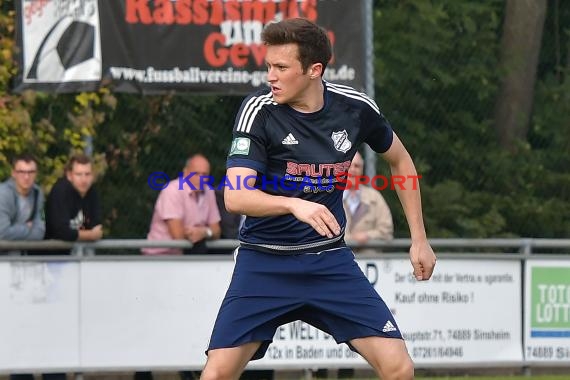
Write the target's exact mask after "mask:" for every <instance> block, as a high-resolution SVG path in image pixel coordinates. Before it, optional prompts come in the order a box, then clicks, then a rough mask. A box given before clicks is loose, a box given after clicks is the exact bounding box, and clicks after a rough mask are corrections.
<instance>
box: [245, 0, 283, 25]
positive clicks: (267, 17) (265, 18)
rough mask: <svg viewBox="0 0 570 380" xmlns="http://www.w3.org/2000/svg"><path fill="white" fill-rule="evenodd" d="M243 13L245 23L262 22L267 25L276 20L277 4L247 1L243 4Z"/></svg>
mask: <svg viewBox="0 0 570 380" xmlns="http://www.w3.org/2000/svg"><path fill="white" fill-rule="evenodd" d="M242 13H243V16H242V20H243V21H261V22H262V23H263V24H267V23H268V22H269V21H271V20H273V19H274V18H275V13H276V9H275V3H272V2H269V1H267V2H260V1H246V2H245V3H242Z"/></svg>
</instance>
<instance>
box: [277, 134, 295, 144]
mask: <svg viewBox="0 0 570 380" xmlns="http://www.w3.org/2000/svg"><path fill="white" fill-rule="evenodd" d="M281 144H283V145H296V144H299V141H297V139H296V138H295V137H294V136H293V134H292V133H289V134H288V135H287V136H285V138H284V139H283V141H281Z"/></svg>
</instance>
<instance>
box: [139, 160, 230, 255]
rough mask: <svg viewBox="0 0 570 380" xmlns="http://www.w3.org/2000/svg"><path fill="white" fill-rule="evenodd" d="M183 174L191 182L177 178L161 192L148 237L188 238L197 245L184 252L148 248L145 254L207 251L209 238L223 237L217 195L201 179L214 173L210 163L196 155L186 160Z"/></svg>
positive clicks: (166, 238)
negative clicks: (211, 171) (211, 172)
mask: <svg viewBox="0 0 570 380" xmlns="http://www.w3.org/2000/svg"><path fill="white" fill-rule="evenodd" d="M183 175H184V178H188V181H189V182H190V183H191V185H189V184H187V183H184V182H183V181H179V179H178V178H177V179H175V180H172V181H170V183H169V184H168V186H167V187H166V188H165V189H163V190H162V191H161V192H160V194H159V195H158V199H157V200H156V204H155V206H154V213H153V215H152V221H151V225H150V231H149V233H148V235H147V239H148V240H182V239H186V240H189V241H190V242H192V244H193V247H192V248H191V249H187V250H184V252H183V251H182V250H180V249H174V248H144V249H143V250H142V252H143V254H145V255H180V254H182V253H184V254H205V253H207V247H206V241H207V240H213V239H219V238H220V236H221V228H220V212H219V210H218V206H217V205H216V195H215V194H214V190H213V189H212V188H210V187H209V186H207V185H204V184H203V183H201V181H200V178H201V177H203V176H209V175H210V163H209V162H208V160H207V159H206V157H204V156H203V155H201V154H196V155H194V156H192V157H190V158H189V159H188V160H187V161H186V166H185V167H184V169H183ZM180 184H182V186H180ZM180 187H181V188H180Z"/></svg>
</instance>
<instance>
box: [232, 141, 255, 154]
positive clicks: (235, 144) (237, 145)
mask: <svg viewBox="0 0 570 380" xmlns="http://www.w3.org/2000/svg"><path fill="white" fill-rule="evenodd" d="M250 144H251V140H250V139H248V138H247V137H237V138H235V139H234V141H232V147H231V148H230V156H233V155H234V154H243V155H246V156H247V155H248V154H249V145H250Z"/></svg>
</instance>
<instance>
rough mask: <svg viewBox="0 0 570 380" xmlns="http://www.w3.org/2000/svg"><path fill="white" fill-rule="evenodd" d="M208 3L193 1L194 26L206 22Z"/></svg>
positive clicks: (200, 0) (205, 0)
mask: <svg viewBox="0 0 570 380" xmlns="http://www.w3.org/2000/svg"><path fill="white" fill-rule="evenodd" d="M208 1H209V0H194V3H193V5H194V7H193V8H192V10H193V11H194V24H196V25H205V24H206V23H207V22H208Z"/></svg>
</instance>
